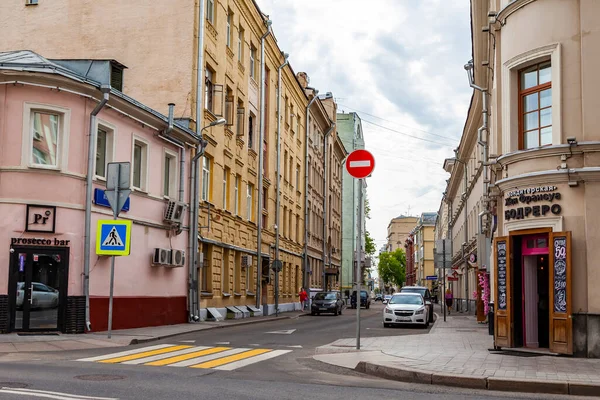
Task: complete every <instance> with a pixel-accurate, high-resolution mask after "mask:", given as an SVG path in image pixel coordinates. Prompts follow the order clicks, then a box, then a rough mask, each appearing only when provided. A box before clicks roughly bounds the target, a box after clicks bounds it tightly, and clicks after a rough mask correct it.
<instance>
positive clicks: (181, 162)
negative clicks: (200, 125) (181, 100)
mask: <svg viewBox="0 0 600 400" xmlns="http://www.w3.org/2000/svg"><path fill="white" fill-rule="evenodd" d="M174 108H175V103H169V125H168V127H167V130H166V131H165V136H168V137H169V140H172V141H174V142H175V143H177V144H178V145H179V146H180V148H179V195H178V197H177V199H178V200H179V201H180V202H182V203H183V201H184V197H185V190H184V185H185V180H184V176H183V171H185V143H183V142H182V141H181V140H178V139H176V138H174V137H173V136H171V132H173V123H174V122H173V121H174V117H173V114H174V112H173V110H174Z"/></svg>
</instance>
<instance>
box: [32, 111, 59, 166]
mask: <svg viewBox="0 0 600 400" xmlns="http://www.w3.org/2000/svg"><path fill="white" fill-rule="evenodd" d="M31 137H32V139H31V140H32V141H31V158H30V162H31V164H33V165H38V166H48V167H55V168H58V167H60V156H61V154H60V143H59V140H60V114H57V113H50V112H43V111H33V112H32V113H31Z"/></svg>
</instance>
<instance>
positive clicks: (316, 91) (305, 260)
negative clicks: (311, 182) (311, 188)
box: [303, 89, 319, 292]
mask: <svg viewBox="0 0 600 400" xmlns="http://www.w3.org/2000/svg"><path fill="white" fill-rule="evenodd" d="M313 90H314V94H313V98H312V99H310V101H309V102H308V105H307V106H306V127H305V128H306V129H305V132H304V285H303V286H304V287H305V288H306V287H308V285H309V278H308V276H309V275H308V213H309V210H308V130H309V127H310V124H309V122H310V106H312V103H313V102H314V101H315V100H317V95H318V94H319V91H318V90H317V89H313ZM308 291H309V292H310V287H309V288H308Z"/></svg>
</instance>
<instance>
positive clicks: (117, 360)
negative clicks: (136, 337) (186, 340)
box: [99, 345, 193, 364]
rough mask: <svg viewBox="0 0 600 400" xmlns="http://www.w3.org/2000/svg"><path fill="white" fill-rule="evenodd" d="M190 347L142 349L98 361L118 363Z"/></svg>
mask: <svg viewBox="0 0 600 400" xmlns="http://www.w3.org/2000/svg"><path fill="white" fill-rule="evenodd" d="M190 347H193V346H183V345H182V346H171V347H166V348H164V349H158V350H151V351H144V352H142V353H136V354H131V355H129V356H123V357H116V358H109V359H108V360H101V361H99V362H101V363H109V364H115V363H120V362H123V361H129V360H137V359H139V358H144V357H150V356H155V355H157V354H165V353H170V352H172V351H177V350H183V349H189V348H190Z"/></svg>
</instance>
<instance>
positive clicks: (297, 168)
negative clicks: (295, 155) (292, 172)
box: [296, 164, 300, 191]
mask: <svg viewBox="0 0 600 400" xmlns="http://www.w3.org/2000/svg"><path fill="white" fill-rule="evenodd" d="M296 190H297V191H300V164H296Z"/></svg>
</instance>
